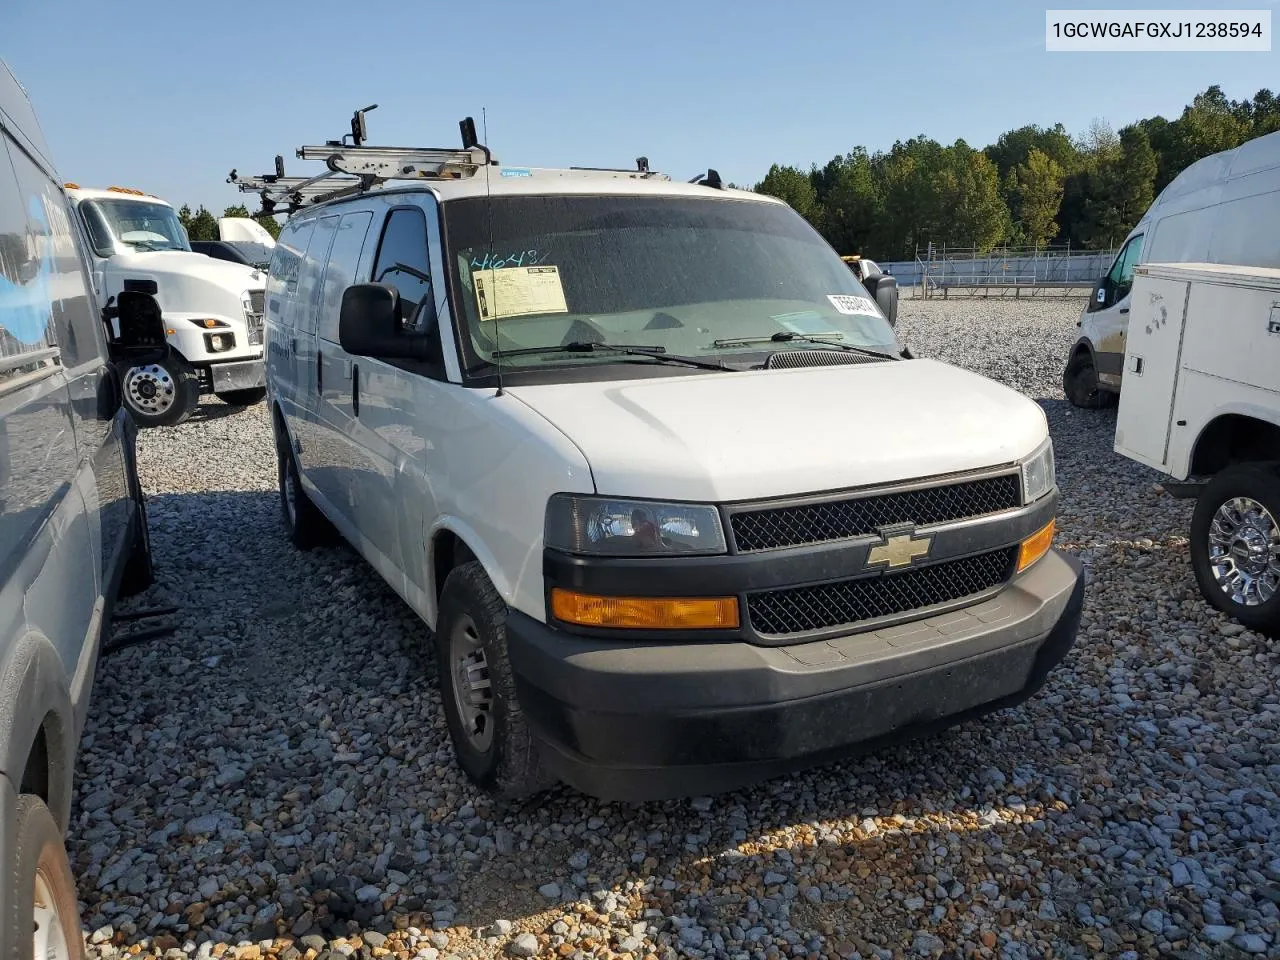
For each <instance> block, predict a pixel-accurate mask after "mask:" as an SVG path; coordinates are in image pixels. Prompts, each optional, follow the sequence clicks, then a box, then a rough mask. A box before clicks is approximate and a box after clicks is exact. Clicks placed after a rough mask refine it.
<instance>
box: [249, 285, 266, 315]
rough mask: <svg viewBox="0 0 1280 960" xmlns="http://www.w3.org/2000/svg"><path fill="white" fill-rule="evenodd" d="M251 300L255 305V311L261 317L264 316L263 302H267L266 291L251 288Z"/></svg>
mask: <svg viewBox="0 0 1280 960" xmlns="http://www.w3.org/2000/svg"><path fill="white" fill-rule="evenodd" d="M249 302H250V303H251V304H252V305H253V312H254V313H255V314H257V315H258V316H259V317H260V316H262V307H263V304H264V303H265V302H266V291H265V290H250V291H249Z"/></svg>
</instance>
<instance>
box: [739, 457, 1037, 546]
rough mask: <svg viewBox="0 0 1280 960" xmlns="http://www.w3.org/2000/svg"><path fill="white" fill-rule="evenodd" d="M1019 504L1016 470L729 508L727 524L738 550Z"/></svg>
mask: <svg viewBox="0 0 1280 960" xmlns="http://www.w3.org/2000/svg"><path fill="white" fill-rule="evenodd" d="M1021 505H1022V484H1021V481H1020V480H1019V477H1018V474H1017V473H1006V474H1001V475H999V476H994V477H982V478H979V479H976V480H965V481H961V482H958V483H948V484H943V485H940V486H936V487H920V488H916V489H911V490H901V491H897V492H893V493H881V494H870V495H866V496H861V497H848V498H845V499H838V500H824V501H820V502H817V503H806V504H800V505H798V506H790V507H775V508H773V509H763V510H743V511H740V512H737V513H734V514H733V516H732V518H731V521H730V526H731V527H732V529H733V538H734V541H735V545H736V547H737V550H738V552H739V553H751V552H753V551H757V550H777V549H780V548H782V547H798V546H804V545H806V544H812V543H825V542H827V541H831V540H846V539H849V538H851V537H863V536H869V535H872V534H874V533H876V532H877V531H878V530H879V528H880V527H885V526H891V525H893V524H898V523H913V524H915V525H916V526H917V527H924V526H929V525H931V524H936V523H947V522H949V521H953V520H968V519H971V518H973V517H981V516H985V515H987V514H992V513H999V512H1001V511H1002V510H1013V509H1016V508H1018V507H1020V506H1021Z"/></svg>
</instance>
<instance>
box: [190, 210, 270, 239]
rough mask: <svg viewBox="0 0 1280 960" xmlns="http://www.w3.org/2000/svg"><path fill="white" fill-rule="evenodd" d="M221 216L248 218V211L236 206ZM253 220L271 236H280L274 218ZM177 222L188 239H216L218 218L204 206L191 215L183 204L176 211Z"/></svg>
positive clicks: (256, 218)
mask: <svg viewBox="0 0 1280 960" xmlns="http://www.w3.org/2000/svg"><path fill="white" fill-rule="evenodd" d="M222 215H223V216H224V217H247V216H249V210H248V208H247V207H245V205H244V204H237V205H236V206H234V207H227V208H226V209H225V210H223V211H222ZM253 219H254V220H256V221H258V223H260V224H262V225H263V226H264V227H266V228H267V232H268V233H270V234H271V236H273V237H279V236H280V224H279V223H277V222H276V218H275V217H254V218H253ZM178 220H179V221H180V222H181V223H182V226H183V227H185V228H186V231H187V236H188V238H190V239H192V240H217V239H218V218H217V217H215V216H214V215H213V214H212V213H210V212H209V211H208V210H207V209H205V206H204V204H201V205H200V209H199V210H197V211H196V212H195V213H192V212H191V207H189V206H188V205H187V204H185V203H184V204H183V205H182V208H181V209H180V210H178Z"/></svg>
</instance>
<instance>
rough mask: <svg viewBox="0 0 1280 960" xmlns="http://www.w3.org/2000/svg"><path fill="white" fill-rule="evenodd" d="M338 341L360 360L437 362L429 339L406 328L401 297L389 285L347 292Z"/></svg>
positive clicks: (358, 287)
mask: <svg viewBox="0 0 1280 960" xmlns="http://www.w3.org/2000/svg"><path fill="white" fill-rule="evenodd" d="M338 342H339V343H340V344H341V345H342V349H343V350H345V351H346V352H347V353H349V354H351V355H352V356H356V357H378V358H380V359H383V360H431V359H433V358H432V356H431V354H432V352H433V351H432V350H431V345H430V341H429V339H428V337H426V336H425V335H423V334H418V333H412V332H408V331H406V330H404V329H403V328H402V326H401V307H400V294H399V292H398V291H397V290H396V288H395V287H392V286H388V285H387V284H385V283H357V284H355V285H354V286H350V287H347V289H346V290H344V291H343V293H342V309H341V312H340V313H339V314H338Z"/></svg>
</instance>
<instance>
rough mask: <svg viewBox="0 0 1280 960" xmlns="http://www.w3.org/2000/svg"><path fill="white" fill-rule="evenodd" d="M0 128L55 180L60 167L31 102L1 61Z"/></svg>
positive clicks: (5, 64) (11, 72)
mask: <svg viewBox="0 0 1280 960" xmlns="http://www.w3.org/2000/svg"><path fill="white" fill-rule="evenodd" d="M0 127H3V128H4V130H5V132H6V133H8V134H9V135H10V136H11V137H13V139H14V140H15V141H16V142H17V143H18V145H19V146H21V147H22V149H24V150H26V151H27V153H29V154H31V155H32V157H33V158H34V159H35V161H36V162H37V163H38V164H39V165H40V166H42V167H44V169H45V172H46V173H48V174H49V175H50V176H52V177H54V178H55V179H56V170H57V167H56V166H55V165H54V163H53V155H52V154H51V153H50V152H49V144H48V143H47V142H46V141H45V138H44V131H43V130H41V129H40V121H39V120H37V119H36V112H35V110H34V109H33V108H32V106H31V98H30V97H29V96H27V91H26V89H25V88H24V87H23V86H22V84H20V83H19V82H18V78H17V77H15V76H14V75H13V71H12V70H10V69H9V65H8V64H7V63H5V62H4V60H0Z"/></svg>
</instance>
